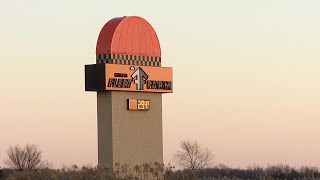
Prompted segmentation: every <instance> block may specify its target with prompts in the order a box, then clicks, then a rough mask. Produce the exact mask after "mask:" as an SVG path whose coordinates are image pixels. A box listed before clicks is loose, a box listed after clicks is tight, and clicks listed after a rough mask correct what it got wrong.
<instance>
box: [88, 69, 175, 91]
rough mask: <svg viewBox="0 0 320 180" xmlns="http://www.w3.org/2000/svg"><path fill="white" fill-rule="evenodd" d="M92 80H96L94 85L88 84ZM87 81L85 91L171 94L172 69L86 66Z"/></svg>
mask: <svg viewBox="0 0 320 180" xmlns="http://www.w3.org/2000/svg"><path fill="white" fill-rule="evenodd" d="M87 77H88V78H87ZM90 77H91V78H90ZM94 79H96V82H95V84H93V83H92V82H91V83H90V82H89V81H94ZM87 81H88V83H86V90H87V91H90V90H92V91H110V90H116V91H138V92H160V93H172V92H173V84H172V68H169V67H153V66H135V65H119V64H93V65H87V66H86V82H87ZM87 84H88V85H87Z"/></svg>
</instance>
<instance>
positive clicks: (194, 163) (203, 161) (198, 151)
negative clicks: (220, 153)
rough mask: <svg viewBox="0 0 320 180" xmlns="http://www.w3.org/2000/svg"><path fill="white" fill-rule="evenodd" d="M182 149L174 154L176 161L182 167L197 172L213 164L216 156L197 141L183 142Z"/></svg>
mask: <svg viewBox="0 0 320 180" xmlns="http://www.w3.org/2000/svg"><path fill="white" fill-rule="evenodd" d="M180 148H181V149H180V150H178V151H177V152H176V153H175V154H174V159H175V160H176V162H177V163H178V164H180V165H181V166H182V167H184V168H186V169H191V170H192V171H196V170H199V169H203V168H205V167H208V166H209V165H210V164H212V161H213V158H214V156H213V155H212V153H211V152H210V151H209V150H208V148H206V147H202V146H201V145H200V144H199V143H198V142H197V141H193V142H191V141H189V140H186V141H181V142H180Z"/></svg>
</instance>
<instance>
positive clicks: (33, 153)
mask: <svg viewBox="0 0 320 180" xmlns="http://www.w3.org/2000/svg"><path fill="white" fill-rule="evenodd" d="M41 153H42V152H41V151H40V150H39V149H38V147H37V146H36V145H34V144H27V145H25V146H24V147H22V148H21V147H20V146H19V145H15V146H14V147H12V146H11V147H10V148H9V150H8V151H7V154H8V159H7V160H5V161H4V163H5V164H7V165H8V166H10V167H11V168H13V169H16V170H18V171H25V170H28V171H33V170H38V169H39V168H41V167H42V165H43V162H42V159H41Z"/></svg>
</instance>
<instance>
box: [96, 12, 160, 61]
mask: <svg viewBox="0 0 320 180" xmlns="http://www.w3.org/2000/svg"><path fill="white" fill-rule="evenodd" d="M96 54H97V55H98V54H128V55H136V56H156V57H161V49H160V43H159V39H158V37H157V34H156V32H155V31H154V29H153V28H152V26H151V25H150V24H149V23H148V22H147V21H146V20H144V19H143V18H141V17H137V16H127V17H126V16H125V17H118V18H114V19H111V20H110V21H108V22H107V23H106V24H105V25H104V26H103V28H102V29H101V31H100V34H99V38H98V42H97V48H96Z"/></svg>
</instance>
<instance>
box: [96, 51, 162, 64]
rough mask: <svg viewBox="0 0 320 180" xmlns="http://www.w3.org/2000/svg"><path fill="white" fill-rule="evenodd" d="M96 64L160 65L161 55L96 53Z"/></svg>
mask: <svg viewBox="0 0 320 180" xmlns="http://www.w3.org/2000/svg"><path fill="white" fill-rule="evenodd" d="M96 59H97V64H104V63H107V64H126V65H139V66H159V67H160V66H161V57H154V56H135V55H126V54H97V57H96Z"/></svg>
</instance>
